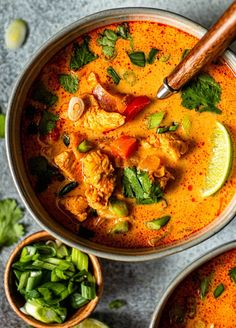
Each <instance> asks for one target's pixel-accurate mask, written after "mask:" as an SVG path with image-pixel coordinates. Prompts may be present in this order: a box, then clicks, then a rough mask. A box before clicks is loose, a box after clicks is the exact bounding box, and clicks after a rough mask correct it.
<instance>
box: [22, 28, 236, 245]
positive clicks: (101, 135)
mask: <svg viewBox="0 0 236 328" xmlns="http://www.w3.org/2000/svg"><path fill="white" fill-rule="evenodd" d="M116 28H117V25H114V24H113V25H110V26H106V27H105V28H104V27H103V28H99V29H96V30H94V31H92V32H90V33H89V36H90V37H91V39H90V41H89V47H90V50H91V51H92V52H93V53H94V54H97V56H98V58H97V59H96V60H93V61H91V62H90V63H88V64H86V65H85V66H83V67H82V68H80V69H79V70H76V71H74V70H70V67H69V62H70V59H71V56H72V53H73V44H72V43H71V44H69V45H68V46H66V47H65V48H64V49H62V50H61V51H60V52H59V53H58V54H56V55H55V56H54V57H53V58H52V59H51V60H50V61H49V62H48V63H47V64H46V65H45V67H44V68H43V69H42V71H41V73H40V75H39V76H38V78H37V80H40V81H42V82H43V84H44V86H45V87H46V88H47V90H49V91H50V92H51V93H53V94H55V95H56V96H57V97H58V100H57V101H56V102H55V103H54V104H53V106H51V107H50V106H49V107H48V106H46V105H44V104H42V103H41V102H40V101H35V100H33V99H32V93H29V95H28V98H27V101H26V108H27V107H28V106H29V105H31V106H33V107H34V108H35V114H33V115H31V116H29V115H28V116H27V115H25V114H23V118H22V147H23V155H24V160H25V165H26V168H27V171H28V174H29V178H30V180H31V183H32V185H33V186H34V187H35V183H36V178H35V176H33V175H32V174H30V172H29V170H28V162H29V160H30V158H32V157H35V156H44V157H45V158H46V159H47V160H48V163H49V164H50V165H52V166H53V167H57V168H58V169H59V172H60V173H61V174H62V175H63V176H64V178H65V179H64V181H59V180H62V179H54V178H53V179H52V181H51V183H50V184H49V185H48V187H47V188H46V189H45V190H44V191H43V192H40V193H38V198H39V200H40V202H41V203H42V205H43V206H44V207H45V209H46V210H47V211H48V212H49V214H50V215H51V216H52V217H53V218H54V219H55V220H57V221H59V222H61V223H62V224H63V225H65V226H67V227H68V228H69V229H72V230H73V231H79V229H80V227H81V226H82V227H84V228H86V229H89V230H90V231H92V232H93V237H91V239H92V240H93V241H95V242H98V243H101V244H106V245H111V246H115V247H124V248H139V247H150V246H157V245H168V244H171V243H173V242H176V241H180V240H183V239H185V238H187V237H189V236H190V235H191V234H193V233H195V232H197V231H200V230H201V229H203V228H205V227H206V226H207V225H208V224H209V223H211V222H212V221H213V220H215V219H216V218H217V217H218V216H219V215H220V214H221V213H222V211H223V210H224V209H225V207H226V206H227V205H228V204H229V202H230V200H231V199H232V197H233V195H234V193H235V186H236V167H235V163H234V165H233V169H232V174H231V176H230V178H229V179H228V181H227V182H226V183H225V184H224V186H223V187H222V188H221V189H220V191H219V192H217V193H216V194H215V195H214V196H210V197H208V198H203V197H202V196H201V190H202V189H203V187H204V182H205V175H206V169H207V165H208V161H209V158H210V156H211V153H212V142H211V135H212V133H213V130H214V128H215V124H216V120H218V121H220V122H222V123H223V124H225V125H226V126H227V128H228V129H229V131H230V133H231V135H232V138H233V140H235V138H236V123H235V112H236V108H235V105H234V101H235V89H236V88H235V87H236V82H235V76H234V73H233V72H232V71H231V70H230V68H229V67H228V66H227V65H226V64H225V63H223V62H217V63H215V64H211V65H210V66H209V67H208V68H206V70H205V71H206V73H208V74H210V76H211V77H213V78H214V79H215V81H216V82H217V83H219V85H220V87H221V90H222V92H221V100H220V102H219V104H218V107H219V108H220V109H221V110H222V114H221V115H217V114H214V113H210V112H204V113H199V112H196V111H194V110H189V109H187V108H185V107H183V106H182V105H181V93H177V94H175V95H173V96H172V97H170V98H167V99H165V100H157V99H156V92H157V89H158V87H159V86H160V85H161V83H162V81H163V78H164V77H165V76H167V75H168V74H169V73H170V72H171V71H172V70H173V68H174V67H175V66H176V65H177V64H178V63H179V61H180V60H181V57H182V55H183V52H184V50H185V49H191V48H192V47H193V46H194V44H195V43H196V42H197V39H196V38H195V37H193V36H191V35H189V34H187V33H185V32H183V31H180V30H178V29H176V28H174V27H170V26H166V25H161V24H157V23H151V22H130V23H129V29H130V34H131V35H132V38H133V46H134V50H135V51H139V50H140V51H144V52H145V54H146V55H147V54H148V53H149V51H150V49H151V48H152V47H155V48H157V49H158V50H159V53H158V54H157V56H156V59H155V60H154V62H153V63H152V64H146V65H145V67H138V66H136V65H134V64H133V63H131V61H130V58H129V56H128V55H127V52H131V51H132V49H131V45H130V41H129V40H125V39H122V38H119V39H118V40H117V42H116V45H115V49H116V56H115V57H114V58H113V59H112V60H107V59H106V58H105V57H104V54H103V53H102V47H101V46H99V45H98V44H97V41H96V40H97V38H98V37H99V35H100V34H101V33H103V32H104V29H112V30H116ZM82 39H83V38H81V37H80V38H78V40H76V41H77V42H82ZM109 66H112V67H113V68H114V69H115V71H116V72H117V73H118V74H119V76H120V77H121V80H120V82H119V84H118V85H116V84H114V82H113V81H112V79H111V77H110V76H108V74H107V68H108V67H109ZM127 72H128V78H127ZM60 74H72V75H73V76H75V77H76V78H77V79H78V80H79V86H78V90H77V91H76V92H75V94H72V93H70V92H67V91H65V89H64V88H63V87H62V86H61V84H60V81H59V75H60ZM91 74H92V76H93V79H95V82H94V80H93V81H92V82H91ZM94 76H95V78H94ZM124 76H126V79H125V78H124ZM96 84H99V85H101V86H102V87H103V88H105V90H106V91H107V92H109V93H112V94H114V93H115V95H114V96H113V97H114V98H115V99H116V98H117V99H118V100H117V103H118V107H117V108H115V109H114V108H113V107H112V106H107V107H106V110H105V111H106V112H109V113H112V112H113V113H114V112H118V113H119V115H121V116H120V119H123V118H124V117H125V115H124V112H125V106H127V103H129V101H130V99H129V97H126V98H122V97H121V96H120V95H117V94H118V93H121V94H127V95H132V96H133V97H137V96H146V97H148V98H149V99H150V104H149V105H147V106H145V108H144V109H143V110H142V111H140V113H139V114H138V115H136V116H135V117H134V119H133V120H131V121H129V122H127V121H126V123H125V124H123V125H121V126H119V127H117V128H114V127H113V126H112V127H111V129H109V127H106V129H105V128H104V130H103V131H101V130H99V129H97V128H96V127H95V128H94V126H92V127H91V126H90V127H89V128H88V127H87V126H84V124H85V123H84V121H85V120H86V119H87V120H89V118H88V117H89V116H88V115H90V114H89V113H90V112H89V111H92V110H94V108H97V109H96V110H97V111H101V106H100V104H99V103H97V100H96V97H93V96H91V95H92V94H93V93H94V91H93V90H94V86H95V87H96ZM74 96H77V97H82V99H83V100H84V102H85V111H84V113H83V115H82V116H81V118H80V119H79V120H78V121H76V122H72V121H71V120H70V119H69V118H68V106H69V102H70V99H71V98H72V97H74ZM86 97H87V98H89V102H88V103H86V101H87V100H86V99H87V98H86ZM91 99H92V100H91ZM120 99H122V100H121V101H120ZM132 99H133V98H132ZM91 102H92V103H91ZM93 102H95V104H94V103H93ZM96 106H97V107H96ZM47 107H48V110H49V111H50V112H52V113H54V114H56V115H58V117H59V119H58V120H57V122H56V128H55V129H53V130H52V131H50V133H48V134H46V135H44V136H43V137H42V136H41V137H40V136H39V135H38V134H31V135H29V133H28V132H27V131H28V129H29V124H30V123H32V121H33V122H34V123H35V125H37V124H38V123H39V121H40V118H41V116H42V115H43V111H45V110H46V109H47ZM91 108H92V109H91ZM103 110H104V109H103ZM161 111H164V112H165V118H164V120H163V124H164V125H165V126H170V125H171V124H172V122H178V123H179V124H180V125H179V127H178V129H177V130H176V132H174V133H172V134H171V133H167V134H165V137H164V138H166V136H167V137H168V135H172V136H173V135H174V136H175V138H176V139H177V140H178V142H179V144H180V143H181V144H180V146H181V147H182V148H181V149H182V150H183V154H181V155H180V156H179V157H178V158H174V159H173V156H171V155H170V149H168V147H164V148H163V147H158V146H156V145H155V146H153V145H151V146H150V144H148V145H147V140H148V141H150V138H154V139H155V138H156V136H157V137H158V138H159V135H157V133H156V129H151V130H150V129H148V125H147V120H148V117H149V116H150V115H151V114H152V113H155V112H161ZM105 115H107V114H106V113H105ZM186 115H187V116H188V118H189V120H190V122H191V128H190V131H189V134H188V135H187V134H186V132H185V131H184V129H183V127H182V126H181V122H182V120H183V118H184V117H185V116H186ZM85 116H86V119H85V118H84V117H85ZM124 119H125V118H124ZM108 121H109V122H112V119H109V120H108ZM92 123H94V121H93V122H92ZM95 123H96V124H99V122H95ZM116 124H118V123H117V122H116ZM108 125H109V124H108ZM96 126H97V125H96ZM65 134H66V135H68V136H69V137H70V145H69V146H68V147H67V146H65V144H64V143H63V136H64V135H65ZM122 135H125V136H128V137H133V138H135V140H136V141H137V144H138V146H137V147H136V149H135V150H134V151H133V152H132V154H131V155H130V156H129V157H128V158H126V159H122V158H121V157H119V156H118V155H117V154H116V153H114V151H113V149H112V143H113V142H114V141H115V140H117V139H118V138H120V137H121V136H122ZM163 135H164V134H163ZM170 138H172V137H170ZM84 139H86V140H87V141H89V142H90V143H92V145H93V149H92V150H90V151H89V152H88V153H80V152H79V151H78V150H77V147H78V145H79V144H80V143H81V142H82V141H83V140H84ZM158 142H159V141H158ZM149 146H150V147H149ZM185 146H186V147H185ZM99 150H100V152H101V156H103V157H102V158H103V159H104V158H106V159H104V160H108V161H109V163H110V164H111V165H112V168H113V172H110V173H107V172H105V175H106V174H107V176H108V179H110V180H109V184H111V185H109V187H106V188H108V189H109V188H110V189H109V191H108V190H106V189H105V191H104V194H103V195H102V196H101V197H100V196H99V197H100V198H101V199H100V203H99V201H98V202H97V203H96V204H95V205H94V206H95V207H96V208H95V209H96V210H97V214H98V215H97V216H96V215H94V211H93V210H91V208H92V206H90V205H91V203H92V201H91V199H88V197H87V196H85V195H86V192H88V190H90V191H89V192H92V191H91V188H90V187H91V181H90V180H91V177H92V176H94V175H95V174H96V172H97V171H98V167H96V169H95V171H94V170H93V169H91V174H90V179H88V177H87V178H86V179H85V176H84V171H83V165H85V164H83V163H84V162H83V161H85V160H84V158H85V157H86V156H88V154H89V153H90V154H94V152H95V153H96V152H97V151H99ZM63 152H69V153H70V154H71V155H68V154H67V155H68V157H69V158H70V159H71V161H72V163H74V165H75V167H76V168H75V169H74V173H73V174H72V175H71V174H69V175H68V174H67V173H66V172H65V171H64V170H63V169H61V167H59V166H58V159H57V160H55V158H56V157H57V156H58V155H60V154H62V153H63ZM70 156H72V157H70ZM148 156H149V157H148ZM145 158H146V162H145V161H144V159H145ZM159 160H160V163H159ZM101 161H102V160H101ZM101 161H100V162H101ZM157 163H159V166H158V164H157ZM140 166H141V169H142V170H143V171H144V172H147V173H148V174H149V175H150V176H151V175H152V174H153V175H152V177H151V180H152V182H153V181H156V183H161V184H163V185H165V186H164V187H163V191H164V198H165V200H166V201H167V203H166V202H165V201H164V200H161V201H159V202H156V203H153V204H145V205H143V204H141V205H138V204H136V202H135V199H134V198H132V199H131V198H127V197H124V195H123V193H122V191H121V179H120V176H121V174H122V170H123V169H124V168H125V167H138V168H140ZM70 169H71V167H70ZM89 169H90V168H89ZM89 169H88V170H89ZM106 169H107V168H106ZM160 171H161V172H162V173H160ZM153 172H154V173H153ZM157 172H158V173H157ZM163 172H165V178H167V179H166V180H168V181H164V177H157V175H161V174H163ZM154 176H155V177H154ZM153 177H154V178H153ZM105 178H106V177H105ZM105 178H104V179H105ZM85 180H86V181H87V182H88V183H87V184H86V181H85ZM71 181H77V182H78V186H77V187H76V188H75V189H73V190H72V191H71V192H69V193H68V194H66V195H65V196H64V197H62V198H63V200H62V199H61V198H60V197H58V196H57V193H58V192H59V191H60V190H61V188H62V187H63V186H65V185H66V184H67V183H69V182H71ZM89 183H90V187H89ZM113 183H115V187H114V188H113V189H112V187H113V186H112V184H113ZM89 188H90V189H89ZM99 189H100V190H101V187H100V188H97V189H96V192H99ZM93 191H94V190H93ZM105 194H106V195H107V196H109V195H110V194H111V196H112V197H116V198H118V199H120V200H122V201H124V202H125V204H126V206H127V207H128V215H127V216H125V217H124V218H120V217H119V215H118V216H117V215H114V213H113V214H111V213H110V211H109V199H110V198H109V197H108V199H107V200H105V198H106V195H105ZM66 197H70V199H67V200H65V198H66ZM72 197H80V198H74V199H75V202H72V200H73V199H72ZM94 197H95V196H94ZM102 198H104V199H102ZM76 199H77V201H76ZM87 202H89V204H90V205H88V206H87V207H86V205H85V204H87ZM62 203H63V205H62ZM79 203H81V204H80V205H79ZM92 204H93V203H92ZM81 212H83V213H85V214H84V216H83V215H82V216H81ZM165 215H168V216H170V220H169V222H168V223H167V224H166V225H165V226H163V227H162V228H161V229H159V230H150V229H148V228H147V226H146V222H147V221H150V220H153V219H156V218H160V217H163V216H165ZM85 216H86V219H85ZM120 221H127V222H128V231H127V232H124V233H111V231H112V229H113V227H114V225H115V224H116V223H117V222H120Z"/></svg>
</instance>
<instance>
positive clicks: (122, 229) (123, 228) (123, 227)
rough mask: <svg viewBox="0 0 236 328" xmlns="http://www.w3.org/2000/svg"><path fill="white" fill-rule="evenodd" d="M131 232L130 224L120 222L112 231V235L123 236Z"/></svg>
mask: <svg viewBox="0 0 236 328" xmlns="http://www.w3.org/2000/svg"><path fill="white" fill-rule="evenodd" d="M128 231H129V222H128V221H119V222H117V223H116V224H115V225H114V227H113V228H112V229H111V231H110V233H111V234H121V233H126V232H128Z"/></svg>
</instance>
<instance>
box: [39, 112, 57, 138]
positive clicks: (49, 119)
mask: <svg viewBox="0 0 236 328" xmlns="http://www.w3.org/2000/svg"><path fill="white" fill-rule="evenodd" d="M58 119H59V116H58V115H55V114H53V113H52V112H49V111H46V110H45V111H43V114H42V117H41V120H40V122H39V133H40V134H41V135H43V136H44V135H46V134H48V133H50V132H52V130H54V129H55V127H56V122H57V121H58Z"/></svg>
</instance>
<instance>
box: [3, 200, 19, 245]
mask: <svg viewBox="0 0 236 328" xmlns="http://www.w3.org/2000/svg"><path fill="white" fill-rule="evenodd" d="M22 217H23V210H22V209H21V208H20V207H18V206H17V203H16V201H15V200H14V199H3V200H0V248H1V247H3V246H10V245H12V244H13V243H15V242H16V241H17V240H18V238H19V237H21V236H23V235H24V227H23V225H22V224H19V223H18V221H20V220H21V219H22Z"/></svg>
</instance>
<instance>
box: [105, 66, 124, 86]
mask: <svg viewBox="0 0 236 328" xmlns="http://www.w3.org/2000/svg"><path fill="white" fill-rule="evenodd" d="M107 74H108V75H109V76H110V77H111V78H112V80H113V82H114V83H115V84H119V82H120V80H121V78H120V76H119V75H118V73H117V72H116V71H115V70H114V68H113V67H112V66H109V67H108V68H107Z"/></svg>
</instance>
